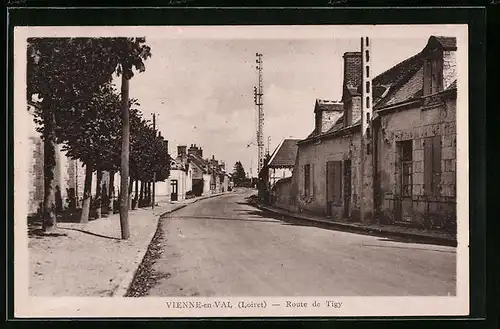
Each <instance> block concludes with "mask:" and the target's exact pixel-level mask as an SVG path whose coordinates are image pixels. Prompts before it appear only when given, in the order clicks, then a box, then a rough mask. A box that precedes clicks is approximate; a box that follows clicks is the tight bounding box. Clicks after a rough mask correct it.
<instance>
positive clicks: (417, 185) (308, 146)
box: [275, 36, 457, 228]
mask: <svg viewBox="0 0 500 329" xmlns="http://www.w3.org/2000/svg"><path fill="white" fill-rule="evenodd" d="M456 49H457V48H456V39H455V38H450V37H437V36H431V37H430V38H429V39H428V42H427V45H426V46H425V47H424V49H423V50H422V51H421V52H420V53H418V54H416V55H414V56H412V57H410V58H408V59H406V60H404V61H402V62H401V63H399V64H397V65H395V66H394V67H392V68H390V69H389V70H387V71H385V72H383V73H382V74H380V75H378V76H377V77H375V78H373V79H372V77H371V72H370V68H371V61H372V58H370V55H371V45H370V40H369V39H368V38H367V37H365V38H362V39H361V52H348V53H345V54H344V77H343V94H342V100H341V102H329V103H335V104H337V105H336V106H335V109H333V107H331V108H330V109H328V108H324V107H323V108H322V107H321V106H320V107H319V108H318V104H320V103H319V102H318V101H317V102H316V104H315V128H314V131H313V132H312V133H311V134H310V135H309V136H308V137H307V138H306V139H304V140H302V141H299V142H298V152H297V157H296V161H295V166H294V171H293V175H292V178H290V179H288V180H287V181H283V182H281V181H280V183H281V184H276V187H275V193H276V194H277V198H276V200H275V204H276V205H277V206H280V207H284V208H287V209H290V210H294V211H307V212H311V213H316V214H320V215H326V216H331V217H332V218H334V219H335V220H351V221H357V220H361V221H363V222H372V221H379V222H384V223H406V224H413V225H419V226H425V227H433V228H444V227H449V228H454V227H455V226H456V214H455V207H456V117H455V114H456V59H455V53H456ZM340 103H342V110H340V109H339V107H340V105H339V104H340Z"/></svg>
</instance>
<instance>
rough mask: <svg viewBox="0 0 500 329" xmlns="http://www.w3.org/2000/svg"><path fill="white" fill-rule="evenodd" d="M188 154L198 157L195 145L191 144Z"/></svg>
mask: <svg viewBox="0 0 500 329" xmlns="http://www.w3.org/2000/svg"><path fill="white" fill-rule="evenodd" d="M188 154H193V155H198V147H196V144H191V146H190V147H189V149H188Z"/></svg>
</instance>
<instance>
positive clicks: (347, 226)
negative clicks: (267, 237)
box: [250, 201, 457, 247]
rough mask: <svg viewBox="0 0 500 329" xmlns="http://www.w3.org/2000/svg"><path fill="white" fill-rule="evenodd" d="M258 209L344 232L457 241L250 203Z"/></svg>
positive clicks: (418, 231)
mask: <svg viewBox="0 0 500 329" xmlns="http://www.w3.org/2000/svg"><path fill="white" fill-rule="evenodd" d="M250 202H251V203H252V204H253V205H255V206H256V207H258V208H259V209H262V210H266V211H269V212H273V213H275V214H279V215H283V216H288V217H292V218H295V219H299V220H306V221H312V222H315V223H321V224H327V225H328V226H331V227H335V228H338V229H340V230H344V231H351V232H361V233H366V234H377V235H383V236H388V237H399V238H405V239H411V240H416V241H426V242H429V243H435V244H442V245H446V246H452V247H456V245H457V241H456V237H455V235H452V234H450V233H447V232H439V231H430V230H425V229H419V228H410V227H403V226H396V225H382V224H368V225H367V224H362V223H345V222H335V221H333V220H331V219H328V218H325V217H320V216H314V215H311V214H303V213H302V214H301V213H295V212H291V211H288V210H285V209H281V208H278V207H274V206H268V205H262V204H260V203H258V202H256V201H250Z"/></svg>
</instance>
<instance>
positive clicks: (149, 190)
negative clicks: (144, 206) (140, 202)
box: [148, 182, 151, 206]
mask: <svg viewBox="0 0 500 329" xmlns="http://www.w3.org/2000/svg"><path fill="white" fill-rule="evenodd" d="M148 205H149V206H151V182H148Z"/></svg>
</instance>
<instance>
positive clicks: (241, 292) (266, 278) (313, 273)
mask: <svg viewBox="0 0 500 329" xmlns="http://www.w3.org/2000/svg"><path fill="white" fill-rule="evenodd" d="M249 195H250V194H249V192H245V191H239V192H234V193H232V194H228V195H224V196H220V197H216V198H211V199H206V200H203V201H199V202H197V203H194V204H192V205H189V206H187V207H186V208H184V209H181V210H178V211H177V212H174V213H172V214H170V215H169V217H166V218H165V219H163V221H164V225H163V230H164V239H163V241H162V250H163V251H162V253H161V256H160V259H158V260H157V262H156V263H155V264H154V265H153V270H154V271H155V272H157V273H158V274H163V275H162V276H161V277H163V279H161V280H160V281H159V282H158V283H157V284H156V285H155V286H154V287H153V288H152V289H151V290H150V291H149V295H150V296H404V295H455V277H456V276H455V267H456V253H455V248H451V247H443V246H435V245H426V244H413V243H412V244H410V243H404V242H396V241H391V240H388V239H384V238H380V237H374V236H367V235H360V234H354V233H347V232H340V231H334V230H329V229H324V228H318V227H314V226H305V225H298V224H296V223H290V222H289V221H288V220H285V221H281V220H279V219H276V218H273V214H270V213H266V212H262V211H260V210H258V209H256V208H254V207H252V206H250V205H248V204H246V203H245V197H247V196H249Z"/></svg>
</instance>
